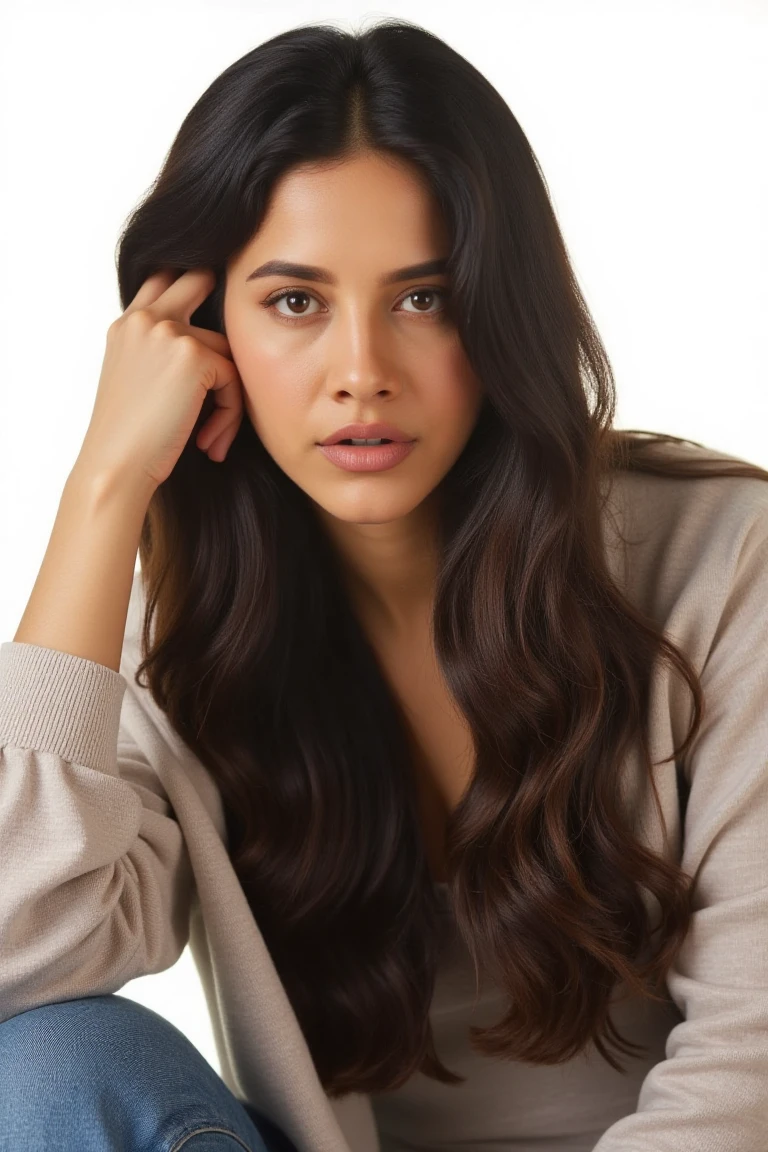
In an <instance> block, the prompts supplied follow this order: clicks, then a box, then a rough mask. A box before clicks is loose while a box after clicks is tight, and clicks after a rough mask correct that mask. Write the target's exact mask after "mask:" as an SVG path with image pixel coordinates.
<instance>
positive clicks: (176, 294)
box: [150, 266, 216, 324]
mask: <svg viewBox="0 0 768 1152" xmlns="http://www.w3.org/2000/svg"><path fill="white" fill-rule="evenodd" d="M215 286H216V273H215V272H214V271H213V269H212V268H208V267H205V266H203V267H200V268H190V269H189V270H188V271H186V272H182V274H181V276H179V277H178V279H176V280H174V281H173V283H172V284H169V285H168V286H167V287H166V288H165V291H164V292H162V293H161V294H160V295H159V296H158V297H157V299H156V300H155V301H154V302H153V303H152V305H151V307H150V311H151V313H152V315H153V316H155V317H156V318H157V319H158V320H161V319H168V320H178V321H180V322H181V323H183V324H189V318H190V316H191V315H192V313H193V312H196V311H197V309H198V308H199V307H200V305H201V304H202V303H203V301H204V300H205V298H206V297H207V296H210V294H211V292H212V291H213V289H214V287H215Z"/></svg>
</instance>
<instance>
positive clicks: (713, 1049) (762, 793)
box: [593, 483, 768, 1152]
mask: <svg viewBox="0 0 768 1152" xmlns="http://www.w3.org/2000/svg"><path fill="white" fill-rule="evenodd" d="M762 489H763V492H765V490H768V484H764V483H763V484H762ZM700 677H701V683H702V688H703V690H704V696H705V716H704V720H703V723H702V727H701V728H700V730H699V732H698V734H697V736H696V738H695V741H694V742H693V744H692V745H691V748H690V749H689V752H688V754H687V757H686V760H685V764H684V768H685V773H686V777H687V782H688V784H689V786H690V792H689V796H688V803H687V808H686V811H685V821H684V826H683V828H684V834H683V851H682V859H681V864H682V866H683V868H684V869H685V871H686V872H687V873H688V874H689V875H690V876H693V878H694V881H695V888H694V892H695V900H694V912H693V919H692V922H691V927H690V930H689V933H688V935H687V936H686V939H685V942H684V945H683V948H682V950H681V951H680V953H679V955H678V957H677V959H676V961H675V963H674V965H673V967H672V968H671V969H670V971H669V973H668V976H667V987H668V990H669V994H670V996H671V997H672V999H673V1000H674V1001H675V1003H676V1004H677V1006H678V1008H679V1009H680V1012H681V1014H682V1015H683V1016H684V1019H683V1020H682V1021H681V1022H679V1023H677V1024H676V1025H675V1026H674V1027H673V1028H672V1029H671V1031H670V1033H669V1035H668V1037H667V1042H666V1051H665V1056H666V1058H665V1059H664V1060H661V1061H659V1062H658V1063H657V1064H655V1065H654V1067H653V1068H651V1070H650V1071H649V1072H648V1074H647V1075H646V1077H645V1079H644V1080H643V1082H642V1085H641V1088H640V1093H639V1096H638V1102H637V1108H636V1111H635V1112H634V1113H632V1114H631V1115H628V1116H624V1117H622V1119H620V1120H619V1121H617V1122H616V1123H614V1124H612V1125H611V1127H610V1128H608V1129H607V1130H606V1132H604V1133H603V1135H602V1136H601V1138H600V1139H599V1140H598V1142H597V1144H596V1145H595V1146H594V1149H593V1152H766V1149H768V500H766V495H765V494H761V495H759V496H758V509H757V514H756V515H752V516H751V518H750V521H749V523H748V527H747V528H746V531H745V532H744V535H743V542H742V546H741V550H740V551H739V553H738V561H737V563H736V566H735V570H734V575H733V577H732V581H731V586H730V588H729V591H728V594H727V596H726V598H725V600H724V607H723V611H722V614H721V616H720V618H719V620H718V624H717V628H716V631H715V634H714V637H713V640H712V644H711V646H710V648H709V651H708V654H707V657H706V660H705V662H704V665H703V668H702V670H701V672H700Z"/></svg>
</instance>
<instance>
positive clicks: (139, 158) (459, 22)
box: [0, 0, 768, 1072]
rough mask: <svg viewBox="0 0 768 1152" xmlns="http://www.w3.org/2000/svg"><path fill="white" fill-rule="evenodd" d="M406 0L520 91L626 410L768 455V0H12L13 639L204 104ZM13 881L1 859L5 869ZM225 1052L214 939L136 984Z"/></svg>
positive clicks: (2, 398)
mask: <svg viewBox="0 0 768 1152" xmlns="http://www.w3.org/2000/svg"><path fill="white" fill-rule="evenodd" d="M390 15H396V16H401V17H403V18H405V19H408V20H413V21H415V22H417V23H419V24H421V25H423V26H425V27H426V28H428V29H429V30H430V31H431V32H434V33H435V34H437V35H438V36H440V37H441V38H443V39H444V40H446V41H447V42H448V43H449V44H450V45H451V46H452V47H454V48H455V49H457V50H458V51H459V52H461V53H462V55H464V56H465V57H466V58H467V59H468V60H469V61H470V62H471V63H472V64H474V65H475V67H477V68H478V69H479V70H480V71H481V72H483V73H484V74H485V76H487V77H488V79H489V80H490V81H491V83H493V84H494V85H495V87H496V88H497V89H498V90H499V91H500V92H501V94H502V96H503V97H504V99H505V100H506V101H507V103H508V104H509V106H510V107H511V109H512V111H513V113H514V114H515V116H516V117H517V119H518V120H519V122H520V124H521V126H522V128H523V130H524V132H525V133H526V135H527V137H528V139H529V140H530V142H531V144H532V146H533V148H534V151H535V152H536V153H537V155H538V158H539V161H540V163H541V165H542V168H543V170H544V174H545V177H546V179H547V183H548V185H549V188H550V191H551V194H552V198H553V202H554V207H555V211H556V213H557V216H558V219H559V222H560V226H561V228H562V231H563V234H564V237H565V241H566V244H567V246H568V250H569V253H570V255H571V258H572V261H573V264H574V267H575V271H576V275H577V278H578V280H579V283H580V285H581V287H582V290H583V292H584V294H585V296H586V300H587V304H588V306H589V307H590V309H591V311H592V314H593V316H594V318H595V320H596V323H597V326H598V329H599V331H600V333H601V336H602V338H603V340H604V342H605V345H606V347H607V351H608V355H609V358H610V361H611V364H612V366H613V369H614V373H615V376H616V383H617V389H618V410H617V419H616V424H617V426H619V427H624V428H646V429H650V430H653V431H662V432H669V433H672V434H673V435H677V436H685V437H688V438H690V439H693V440H697V441H700V442H702V443H704V444H707V445H709V446H711V447H714V448H716V449H718V450H719V451H723V452H728V453H731V454H734V455H738V456H741V457H743V458H746V459H748V460H750V461H752V462H753V463H757V464H760V465H761V466H762V467H765V468H768V389H767V388H766V383H767V372H766V361H767V359H768V354H767V353H766V339H767V338H768V288H767V287H766V285H767V284H768V229H767V228H766V210H767V209H768V149H767V148H766V141H767V140H768V0H730V2H727V0H719V2H714V0H687V2H684V0H631V2H630V0H526V2H523V0H517V2H515V0H504V2H503V3H498V0H496V2H494V0H472V3H451V2H450V0H439V2H437V3H431V2H427V0H422V3H420V4H417V5H414V4H413V3H412V2H411V3H407V4H405V3H396V4H390V5H389V6H388V7H386V8H366V7H364V6H361V5H358V4H350V3H345V2H343V0H337V2H336V3H335V4H333V5H332V6H326V5H318V4H315V3H306V2H305V3H302V2H300V0H295V2H294V3H292V4H291V5H288V6H287V7H286V6H283V5H279V4H275V3H269V4H267V3H245V2H242V3H235V2H234V0H184V2H183V3H177V4H171V3H162V2H160V0H153V2H152V3H151V4H148V3H136V2H134V0H131V3H124V4H122V3H120V4H119V3H114V2H107V0H99V2H98V3H72V2H71V0H70V2H65V3H61V2H59V3H53V2H52V3H50V4H39V3H34V2H29V0H24V2H23V3H22V2H21V0H17V2H16V3H10V2H9V0H6V2H5V7H4V8H3V10H2V16H1V17H0V21H1V23H0V85H1V88H0V111H1V112H2V128H1V133H2V134H1V136H0V156H1V157H2V181H0V227H1V228H2V236H1V237H0V241H1V243H0V252H2V264H1V265H0V326H1V340H2V369H1V370H0V534H1V535H0V540H2V542H3V543H2V550H3V556H2V561H1V562H0V581H1V587H0V591H1V592H2V595H1V596H0V640H2V641H5V640H12V639H13V635H14V633H15V631H16V628H17V626H18V623H19V620H20V619H21V615H22V613H23V611H24V608H25V606H26V603H27V600H28V598H29V594H30V592H31V590H32V586H33V584H34V581H35V577H36V575H37V572H38V569H39V567H40V564H41V562H42V559H43V555H44V552H45V548H46V546H47V543H48V539H49V535H50V531H51V528H52V526H53V521H54V519H55V515H56V511H57V507H58V501H59V498H60V495H61V489H62V486H63V484H64V482H65V480H66V477H67V475H68V473H69V470H70V468H71V467H72V465H73V463H74V461H75V458H76V456H77V453H78V451H79V447H80V444H81V442H82V439H83V436H84V435H85V431H86V428H87V425H88V421H89V419H90V414H91V410H92V405H93V400H94V397H95V390H96V385H97V382H98V377H99V373H100V371H101V363H102V358H103V355H104V342H105V337H106V329H107V327H108V326H109V324H110V323H111V322H112V320H113V319H115V317H116V316H117V315H118V314H119V312H120V303H119V298H118V292H117V278H116V275H115V265H114V257H115V245H116V242H117V238H118V234H119V231H120V228H121V225H122V223H123V221H124V219H125V217H126V216H127V215H128V213H129V212H130V211H131V209H132V207H133V206H134V204H135V203H136V202H137V201H138V200H139V198H140V197H141V195H142V194H143V193H144V191H145V190H146V189H147V187H148V186H149V184H150V183H151V182H152V180H153V179H154V177H155V176H156V174H157V171H158V170H159V168H160V166H161V164H162V161H163V158H164V156H165V154H166V152H167V150H168V148H169V146H170V144H171V141H172V139H173V137H174V135H175V133H176V131H177V129H178V127H179V125H180V123H181V121H182V119H183V118H184V116H185V115H186V113H187V112H188V110H189V108H190V107H191V106H192V104H193V103H194V102H195V101H196V100H197V99H198V97H199V96H200V95H201V94H202V92H203V91H204V89H205V88H206V87H207V86H208V84H209V83H210V82H211V81H212V80H213V79H214V78H215V77H216V76H217V75H218V74H219V73H220V72H221V71H223V69H224V68H225V67H227V66H228V65H229V64H230V63H232V62H233V61H234V60H236V59H238V58H239V57H240V56H242V55H244V54H245V53H246V52H248V51H250V50H251V49H252V48H254V47H255V46H256V45H257V44H259V43H261V42H262V41H264V40H266V39H268V38H270V37H271V36H273V35H275V34H276V33H278V32H281V31H284V30H285V29H287V28H289V27H294V26H296V25H298V24H306V23H317V22H331V23H333V24H336V25H337V26H340V27H343V28H345V29H347V30H349V31H354V30H356V29H357V28H360V27H361V26H363V25H364V26H366V27H367V26H369V25H370V24H371V23H374V22H375V21H376V20H378V19H380V18H382V17H384V16H390ZM0 883H2V877H0ZM120 993H121V995H126V996H130V997H132V998H134V999H136V1000H138V1001H140V1002H141V1003H143V1004H146V1005H147V1006H148V1007H150V1008H153V1009H154V1010H155V1011H157V1012H160V1013H161V1014H162V1015H164V1016H165V1017H167V1018H168V1019H170V1020H172V1021H173V1023H174V1024H176V1026H177V1027H178V1028H180V1029H181V1030H182V1031H183V1032H184V1033H185V1034H186V1035H187V1036H188V1037H189V1038H190V1040H192V1041H193V1043H194V1044H195V1045H196V1046H197V1047H198V1048H199V1049H200V1051H201V1052H202V1053H203V1055H204V1056H205V1057H206V1058H207V1059H208V1060H209V1061H210V1063H211V1064H212V1065H213V1067H214V1068H216V1070H217V1071H219V1072H220V1068H219V1065H218V1061H217V1057H216V1052H215V1048H214V1044H213V1035H212V1032H211V1029H210V1025H209V1022H208V1014H207V1009H206V1005H205V1001H204V999H203V995H202V990H201V988H200V985H199V982H198V978H197V973H196V970H195V967H194V963H193V961H192V958H191V954H190V952H189V949H187V950H186V951H185V952H184V954H183V955H182V957H181V959H180V960H179V962H178V963H177V964H176V965H175V966H174V967H173V968H172V969H170V970H169V971H167V972H163V973H160V974H159V975H153V976H148V977H143V978H141V979H138V980H133V981H131V983H129V984H127V985H125V986H124V987H123V988H122V989H121V990H120Z"/></svg>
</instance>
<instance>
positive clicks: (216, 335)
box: [189, 324, 232, 358]
mask: <svg viewBox="0 0 768 1152" xmlns="http://www.w3.org/2000/svg"><path fill="white" fill-rule="evenodd" d="M189 334H190V336H194V338H195V340H199V341H200V343H201V344H205V346H206V348H210V349H211V351H213V352H218V353H219V355H220V356H228V357H230V358H231V356H232V350H231V348H230V347H229V340H227V338H226V336H225V335H224V334H223V333H221V332H214V331H213V329H211V328H198V327H197V325H196V324H190V326H189Z"/></svg>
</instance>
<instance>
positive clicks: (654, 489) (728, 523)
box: [606, 444, 768, 632]
mask: <svg viewBox="0 0 768 1152" xmlns="http://www.w3.org/2000/svg"><path fill="white" fill-rule="evenodd" d="M664 451H665V454H666V453H667V452H672V451H673V452H674V455H675V456H679V457H682V458H685V459H695V460H706V461H713V462H714V461H715V460H720V461H724V462H725V463H726V465H727V464H728V463H731V462H733V463H734V464H743V463H752V461H744V459H743V458H742V457H737V456H733V455H729V454H727V453H724V452H720V451H717V450H715V449H714V448H709V447H699V446H696V445H689V444H685V445H674V447H673V448H672V447H666V446H665V449H664ZM714 466H715V465H714V463H712V464H711V465H710V467H714ZM606 514H607V522H606V547H607V548H608V550H609V561H610V563H611V567H612V569H613V571H614V574H615V575H616V576H617V578H618V579H619V580H620V582H621V583H623V584H624V586H625V590H626V592H627V594H628V595H629V596H630V597H631V599H632V600H633V601H634V602H636V603H637V604H638V606H639V607H641V608H642V609H643V610H644V611H645V612H647V613H648V614H650V615H651V616H652V617H653V618H654V619H655V620H656V621H657V622H660V623H664V622H666V621H669V620H670V619H673V620H674V623H675V626H676V628H677V629H678V630H679V631H681V632H684V631H685V628H686V623H685V622H686V620H687V619H688V618H689V617H692V616H695V617H696V619H697V621H699V623H701V621H702V619H703V618H707V617H708V618H710V619H711V620H712V621H716V620H717V619H719V616H720V613H721V612H722V609H723V606H724V603H725V601H726V599H727V597H728V594H729V592H730V590H731V588H732V587H733V586H734V585H735V583H736V582H737V581H738V578H739V574H740V572H741V570H742V569H743V568H744V566H745V565H747V564H749V561H750V557H751V555H752V553H753V552H754V550H755V549H756V548H757V549H760V550H761V551H762V550H764V549H765V548H766V546H768V479H766V480H763V479H761V478H759V477H754V476H702V477H695V478H683V477H678V476H671V477H667V476H655V475H650V474H647V473H642V472H617V473H614V474H613V475H612V478H611V485H610V493H609V500H608V503H607V505H606Z"/></svg>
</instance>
